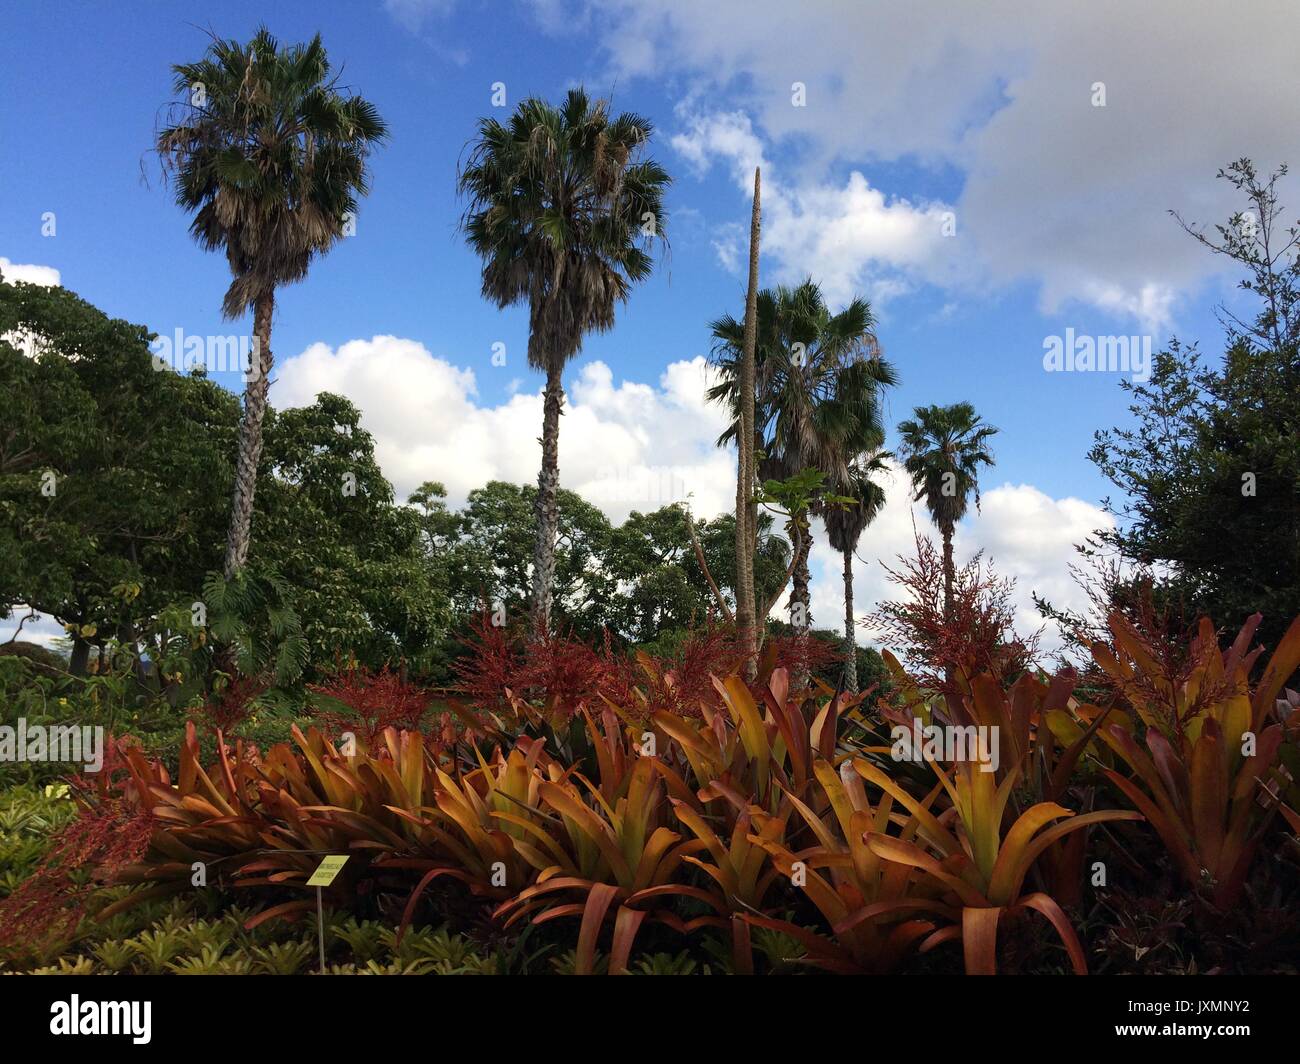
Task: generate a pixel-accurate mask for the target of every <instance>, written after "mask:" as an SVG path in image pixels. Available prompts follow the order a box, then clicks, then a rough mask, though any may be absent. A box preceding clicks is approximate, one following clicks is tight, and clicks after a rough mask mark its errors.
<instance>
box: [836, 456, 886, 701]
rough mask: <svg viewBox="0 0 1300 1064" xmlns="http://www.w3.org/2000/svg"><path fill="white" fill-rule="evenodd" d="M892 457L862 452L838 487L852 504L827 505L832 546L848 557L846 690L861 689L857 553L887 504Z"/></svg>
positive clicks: (846, 583)
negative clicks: (885, 481) (885, 477)
mask: <svg viewBox="0 0 1300 1064" xmlns="http://www.w3.org/2000/svg"><path fill="white" fill-rule="evenodd" d="M890 457H891V456H890V455H889V454H886V453H885V452H883V451H874V452H867V453H864V454H862V455H860V456H859V457H858V458H857V459H855V460H854V462H853V463H852V465H850V466H849V470H848V477H847V479H846V480H845V481H844V482H842V483H839V484H836V485H835V486H834V489H833V490H834V492H835V494H836V495H840V496H843V497H845V498H849V499H852V500H853V502H852V503H851V504H843V505H838V506H827V507H824V508H823V512H822V522H823V523H824V524H825V525H826V538H827V539H828V540H829V541H830V544H831V546H832V547H833V548H834V549H835V550H837V551H839V552H840V554H842V555H843V556H844V649H845V653H846V654H847V658H846V659H845V666H844V687H845V690H848V691H852V692H856V691H857V689H858V660H857V647H858V641H857V638H856V636H855V634H854V632H855V625H854V620H853V552H854V551H855V550H857V547H858V540H859V539H861V538H862V533H863V532H864V531H866V528H867V526H868V525H869V524H871V522H872V521H874V520H875V519H876V517H877V515H878V514H879V513H880V511H881V509H882V508H883V507H884V505H885V489H884V488H883V487H881V486H880V482H879V480H878V479H876V478H878V477H879V476H880V475H881V474H883V473H887V472H888V470H889V467H888V465H887V464H886V463H887V460H888V459H889V458H890Z"/></svg>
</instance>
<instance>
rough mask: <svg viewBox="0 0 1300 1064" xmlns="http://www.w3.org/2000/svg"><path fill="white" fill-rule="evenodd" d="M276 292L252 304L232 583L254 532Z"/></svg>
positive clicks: (229, 541) (230, 545) (230, 553)
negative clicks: (252, 346) (254, 347)
mask: <svg viewBox="0 0 1300 1064" xmlns="http://www.w3.org/2000/svg"><path fill="white" fill-rule="evenodd" d="M274 311H275V292H274V290H271V291H267V292H265V293H263V294H262V295H260V296H258V297H257V301H256V302H255V303H254V304H253V338H254V340H255V341H256V343H257V350H256V351H254V352H253V364H252V365H251V366H250V367H249V378H248V383H247V385H245V387H244V417H243V420H242V421H241V422H240V424H239V456H238V458H237V459H236V463H235V491H234V497H233V498H232V500H231V504H230V529H229V531H228V533H227V535H226V560H225V565H224V566H223V572H224V573H225V577H226V579H227V580H229V579H230V578H231V577H232V576H234V575H235V574H236V573H237V572H239V570H240V569H242V568H243V567H244V563H245V562H246V561H248V545H249V541H250V539H251V538H252V530H253V495H254V493H255V492H256V491H257V466H258V462H259V461H260V460H261V457H262V419H263V418H264V417H265V416H266V395H267V391H268V390H269V388H270V386H271V364H272V360H271V315H272V314H273V313H274Z"/></svg>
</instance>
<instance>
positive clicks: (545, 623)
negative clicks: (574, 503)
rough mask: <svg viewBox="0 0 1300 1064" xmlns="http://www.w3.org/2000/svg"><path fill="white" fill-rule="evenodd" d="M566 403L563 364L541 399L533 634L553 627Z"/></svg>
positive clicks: (552, 370) (552, 371) (540, 634)
mask: <svg viewBox="0 0 1300 1064" xmlns="http://www.w3.org/2000/svg"><path fill="white" fill-rule="evenodd" d="M563 406H564V384H563V382H562V380H561V367H560V366H559V365H558V364H557V365H553V366H551V367H550V369H548V370H547V373H546V391H545V392H544V393H543V400H542V470H541V472H540V473H538V475H537V539H536V541H535V542H534V544H533V617H532V623H533V638H535V639H545V638H546V636H547V634H548V633H549V632H550V630H551V592H552V587H553V585H554V583H555V536H556V531H557V529H558V528H559V525H560V510H559V503H558V502H557V499H556V495H557V492H558V489H559V483H560V414H561V413H562V412H563Z"/></svg>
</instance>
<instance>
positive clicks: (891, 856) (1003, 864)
mask: <svg viewBox="0 0 1300 1064" xmlns="http://www.w3.org/2000/svg"><path fill="white" fill-rule="evenodd" d="M930 764H931V767H932V768H933V769H934V772H935V774H936V775H937V776H938V777H939V782H940V784H941V785H942V787H943V789H944V790H945V791H946V792H947V794H948V798H949V800H950V801H951V802H952V810H951V813H950V814H945V815H944V816H943V817H936V816H935V815H934V814H933V813H931V812H930V811H929V809H927V808H926V807H925V806H924V805H923V804H922V803H920V802H918V801H917V800H916V799H915V798H913V797H912V796H911V795H910V794H908V793H907V791H905V790H903V789H902V788H901V787H899V786H898V784H897V783H895V782H894V780H892V779H891V778H890V777H889V775H888V774H886V773H885V772H884V771H882V770H881V769H880V768H878V767H877V766H875V765H872V764H870V763H869V762H867V761H865V760H862V759H859V760H857V761H855V762H854V767H855V768H856V769H857V770H858V771H859V772H860V773H861V774H862V775H863V776H864V777H865V778H866V779H867V780H868V781H869V782H871V783H874V784H875V785H876V786H878V787H880V788H881V790H883V791H884V792H885V793H886V794H888V795H891V796H892V797H893V798H894V799H895V800H896V801H898V802H899V803H900V804H901V805H902V806H903V807H904V808H906V809H907V810H909V811H910V812H911V813H912V815H913V816H915V817H916V819H917V821H918V826H917V832H916V834H917V837H918V839H919V842H920V843H921V844H918V843H917V842H912V841H909V840H907V839H901V838H892V837H890V836H888V835H885V834H883V833H880V832H872V833H871V834H869V835H868V839H867V844H868V846H869V847H870V849H871V852H872V853H874V854H875V855H876V856H878V857H880V858H882V859H883V860H886V861H891V862H893V863H895V864H898V865H904V866H908V867H910V868H915V869H917V870H919V871H920V872H921V873H922V876H923V877H924V878H925V879H926V880H927V881H928V882H929V883H931V884H932V885H934V886H935V887H938V888H942V890H943V894H942V896H941V897H940V898H939V899H937V900H935V901H931V902H927V903H926V904H925V905H924V908H926V909H928V910H929V911H931V912H933V913H935V914H937V915H940V916H944V917H947V918H948V919H950V920H951V921H952V923H951V925H950V926H948V927H945V928H943V929H941V930H939V931H937V932H935V933H934V934H933V935H931V936H930V937H929V938H928V939H927V940H926V941H925V942H924V943H923V944H922V948H923V949H931V948H933V947H934V946H936V945H938V944H940V943H941V942H944V941H948V940H953V939H960V940H961V943H962V948H963V951H964V955H965V961H966V971H967V973H968V974H970V975H993V974H995V973H996V971H997V943H998V926H999V922H1000V921H1001V920H1002V918H1003V917H1004V916H1013V915H1015V914H1017V913H1019V912H1022V911H1023V910H1025V909H1033V910H1035V911H1037V912H1038V913H1041V914H1042V915H1043V916H1044V917H1046V918H1047V920H1048V921H1049V922H1050V923H1051V924H1052V926H1053V927H1054V928H1055V929H1056V932H1057V934H1058V935H1059V936H1060V938H1061V941H1062V942H1063V943H1064V945H1065V949H1066V952H1067V953H1068V955H1069V958H1070V964H1071V966H1072V967H1073V969H1074V971H1075V972H1076V973H1077V974H1079V975H1084V974H1086V973H1087V970H1088V967H1087V961H1086V959H1085V956H1084V952H1083V946H1082V944H1081V943H1080V941H1079V936H1078V935H1077V934H1076V933H1075V930H1074V928H1073V927H1072V926H1071V924H1070V920H1069V918H1068V917H1067V916H1066V915H1065V912H1064V910H1062V908H1061V906H1060V905H1059V904H1058V903H1057V901H1056V900H1055V899H1054V898H1052V896H1051V895H1049V894H1046V893H1044V892H1042V891H1035V892H1032V893H1025V892H1024V885H1025V879H1026V877H1027V876H1028V875H1029V872H1030V870H1031V869H1032V868H1033V866H1034V863H1035V862H1036V861H1037V860H1038V858H1039V857H1040V856H1041V855H1042V854H1043V853H1044V852H1045V851H1046V850H1047V849H1048V847H1050V846H1051V845H1052V844H1053V843H1055V842H1056V841H1057V840H1059V839H1061V838H1063V837H1065V836H1066V835H1068V834H1069V833H1071V832H1074V831H1079V830H1081V829H1082V828H1085V827H1087V826H1088V825H1089V824H1098V823H1102V822H1104V821H1110V820H1140V819H1141V816H1140V814H1138V813H1133V812H1129V811H1127V810H1101V811H1098V812H1092V813H1084V814H1082V815H1076V814H1075V813H1073V812H1071V811H1070V810H1069V809H1066V808H1065V807H1064V806H1061V805H1058V804H1056V803H1055V802H1039V803H1037V804H1035V805H1033V806H1030V807H1029V808H1028V809H1026V810H1025V811H1024V812H1023V813H1021V814H1020V816H1019V817H1017V818H1016V819H1015V821H1014V822H1013V823H1012V824H1011V825H1010V827H1009V828H1006V829H1005V830H1004V823H1005V818H1006V814H1007V807H1008V803H1009V802H1010V800H1011V796H1012V790H1013V788H1014V787H1015V786H1016V783H1017V781H1018V780H1019V778H1020V770H1019V768H1018V767H1017V768H1015V769H1013V770H1012V771H1011V772H1008V773H1007V775H1006V776H1005V777H1004V778H1003V779H1002V782H1001V783H998V782H996V781H995V779H994V774H993V773H992V772H985V771H983V768H985V767H987V766H984V765H981V764H980V763H979V762H974V761H961V762H957V763H956V764H954V766H953V769H952V772H951V774H950V773H949V772H948V771H945V770H944V769H943V768H942V767H941V766H940V765H938V764H936V763H934V762H931V763H930ZM945 821H946V823H945ZM1057 821H1059V823H1057ZM949 825H951V829H950V826H949ZM913 904H915V903H913ZM917 907H921V906H917ZM867 911H868V912H872V910H870V909H868V910H867ZM873 914H874V913H873ZM858 918H859V919H865V918H866V917H865V916H859V917H858Z"/></svg>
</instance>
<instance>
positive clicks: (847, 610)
mask: <svg viewBox="0 0 1300 1064" xmlns="http://www.w3.org/2000/svg"><path fill="white" fill-rule="evenodd" d="M853 633H854V624H853V551H852V550H847V549H846V550H845V551H844V652H845V653H846V654H847V655H848V657H847V658H846V659H845V661H844V689H845V690H846V691H848V692H849V693H850V694H857V693H858V641H857V639H856V638H855V637H854V634H853Z"/></svg>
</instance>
